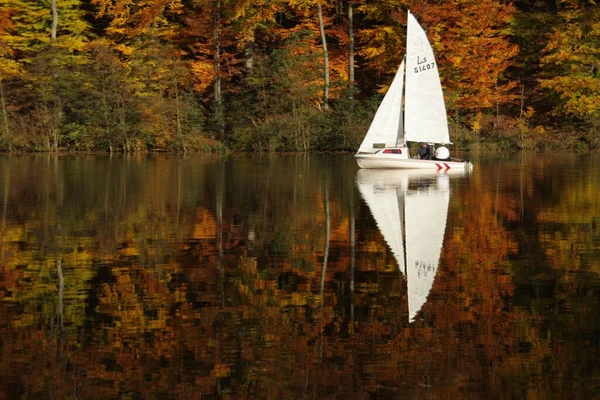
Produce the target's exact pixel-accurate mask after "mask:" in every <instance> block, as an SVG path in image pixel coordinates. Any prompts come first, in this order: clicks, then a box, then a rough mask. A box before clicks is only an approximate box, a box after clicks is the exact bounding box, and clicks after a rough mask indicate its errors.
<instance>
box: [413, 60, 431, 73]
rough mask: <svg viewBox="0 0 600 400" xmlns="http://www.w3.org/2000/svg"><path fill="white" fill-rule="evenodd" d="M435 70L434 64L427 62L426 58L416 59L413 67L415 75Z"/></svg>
mask: <svg viewBox="0 0 600 400" xmlns="http://www.w3.org/2000/svg"><path fill="white" fill-rule="evenodd" d="M434 68H435V62H427V57H420V56H419V57H417V66H416V67H415V74H418V73H419V72H425V71H430V70H432V69H434Z"/></svg>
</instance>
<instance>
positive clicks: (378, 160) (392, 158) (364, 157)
mask: <svg viewBox="0 0 600 400" xmlns="http://www.w3.org/2000/svg"><path fill="white" fill-rule="evenodd" d="M354 157H355V158H356V162H357V163H358V166H359V167H360V168H379V169H423V170H430V171H440V172H464V171H468V170H470V169H472V168H473V164H471V163H470V162H469V161H438V160H419V159H415V158H406V157H405V156H403V155H396V154H356V155H355V156H354Z"/></svg>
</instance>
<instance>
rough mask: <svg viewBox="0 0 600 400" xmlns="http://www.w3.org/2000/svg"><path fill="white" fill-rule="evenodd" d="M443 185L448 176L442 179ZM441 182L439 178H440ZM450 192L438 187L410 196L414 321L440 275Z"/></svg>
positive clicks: (410, 283)
mask: <svg viewBox="0 0 600 400" xmlns="http://www.w3.org/2000/svg"><path fill="white" fill-rule="evenodd" d="M439 178H442V182H443V181H444V180H445V181H447V180H448V176H444V177H439ZM438 180H439V179H438ZM449 201H450V191H449V189H448V187H447V185H445V189H444V188H443V187H440V186H438V185H435V186H431V187H429V188H425V189H423V190H414V191H413V190H411V191H408V192H407V193H406V200H405V202H406V221H405V224H406V273H407V275H408V276H407V278H408V279H407V282H408V315H409V318H410V321H412V320H413V319H414V318H415V315H416V314H417V312H418V311H419V310H420V309H421V307H422V306H423V304H425V301H426V300H427V295H428V294H429V291H430V290H431V287H432V286H433V280H434V278H435V274H436V272H437V267H438V262H439V259H440V253H441V251H442V244H443V242H444V231H445V229H446V216H447V215H448V202H449Z"/></svg>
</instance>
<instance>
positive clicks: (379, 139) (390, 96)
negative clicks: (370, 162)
mask: <svg viewBox="0 0 600 400" xmlns="http://www.w3.org/2000/svg"><path fill="white" fill-rule="evenodd" d="M403 81H404V61H402V63H401V64H400V68H398V71H397V72H396V76H395V77H394V80H393V81H392V84H391V85H390V87H389V89H388V91H387V92H386V94H385V96H384V98H383V101H382V102H381V105H380V106H379V108H378V109H377V113H375V117H374V118H373V121H372V122H371V126H370V127H369V130H368V131H367V134H366V136H365V138H364V140H363V142H362V143H361V145H360V147H359V149H358V153H374V152H375V151H377V150H379V149H381V148H383V147H395V146H396V141H397V138H398V134H399V131H400V130H401V129H402V128H403V127H402V123H401V118H402V90H403V86H404V84H403Z"/></svg>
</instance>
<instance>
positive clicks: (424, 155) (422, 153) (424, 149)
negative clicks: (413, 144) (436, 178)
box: [417, 143, 431, 160]
mask: <svg viewBox="0 0 600 400" xmlns="http://www.w3.org/2000/svg"><path fill="white" fill-rule="evenodd" d="M417 158H418V159H419V160H429V159H430V158H431V152H430V151H429V145H428V144H427V143H421V147H419V152H418V153H417Z"/></svg>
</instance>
